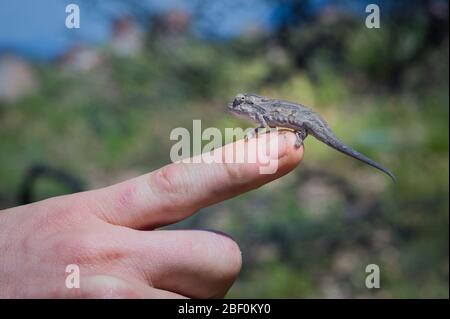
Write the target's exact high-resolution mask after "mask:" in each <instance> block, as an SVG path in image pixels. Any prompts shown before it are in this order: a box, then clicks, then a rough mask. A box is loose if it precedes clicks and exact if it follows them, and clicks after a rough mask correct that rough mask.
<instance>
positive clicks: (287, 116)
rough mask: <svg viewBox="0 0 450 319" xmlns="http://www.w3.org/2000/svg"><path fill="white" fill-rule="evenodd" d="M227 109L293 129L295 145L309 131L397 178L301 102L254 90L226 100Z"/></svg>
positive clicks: (267, 124)
mask: <svg viewBox="0 0 450 319" xmlns="http://www.w3.org/2000/svg"><path fill="white" fill-rule="evenodd" d="M228 109H229V111H230V112H231V113H233V114H235V115H237V116H239V117H245V118H247V119H250V120H252V121H255V122H257V123H258V128H263V127H280V128H288V129H291V130H293V131H294V132H295V134H296V136H297V141H296V143H295V146H296V147H300V146H301V145H302V144H303V141H304V140H305V138H306V137H307V136H308V135H312V136H314V137H315V138H316V139H318V140H319V141H321V142H323V143H325V144H326V145H328V146H330V147H332V148H334V149H335V150H337V151H339V152H341V153H344V154H346V155H348V156H351V157H353V158H356V159H358V160H360V161H362V162H364V163H366V164H368V165H370V166H372V167H375V168H377V169H379V170H380V171H382V172H384V173H385V174H387V175H389V177H391V178H392V180H393V181H394V182H395V181H396V178H395V176H394V174H393V173H392V172H391V171H389V170H388V169H387V168H386V167H384V166H382V165H381V164H378V163H377V162H375V161H373V160H371V159H370V158H368V157H366V156H365V155H363V154H361V153H359V152H357V151H355V150H353V149H352V148H350V147H349V146H347V145H345V144H344V143H343V142H342V141H341V140H339V139H338V138H337V137H336V135H334V133H333V131H332V130H331V128H330V127H329V126H328V124H327V123H326V122H325V120H324V119H322V118H321V117H320V115H319V114H317V113H315V112H314V111H312V110H311V109H310V108H308V107H306V106H304V105H302V104H297V103H293V102H289V101H285V100H278V99H269V98H266V97H264V96H259V95H256V94H242V93H240V94H238V95H236V97H235V99H234V100H233V101H232V102H231V103H229V104H228ZM253 136H254V135H252V136H247V138H248V137H253Z"/></svg>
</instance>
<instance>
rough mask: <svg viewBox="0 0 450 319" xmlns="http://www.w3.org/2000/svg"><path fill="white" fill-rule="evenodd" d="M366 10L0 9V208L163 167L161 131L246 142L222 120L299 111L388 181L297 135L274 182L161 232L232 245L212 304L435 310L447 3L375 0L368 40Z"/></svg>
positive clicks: (220, 6) (294, 5)
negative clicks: (254, 112) (281, 301)
mask: <svg viewBox="0 0 450 319" xmlns="http://www.w3.org/2000/svg"><path fill="white" fill-rule="evenodd" d="M71 2H73V3H77V4H78V5H79V6H80V10H81V28H80V29H67V28H66V27H65V25H64V21H65V19H66V16H67V14H66V13H65V7H66V5H67V4H69V3H71ZM369 3H371V1H357V0H355V1H332V0H317V1H307V0H304V1H293V0H285V1H281V0H280V1H277V0H261V1H258V0H247V1H237V0H230V1H220V0H210V1H181V0H180V1H176V0H170V1H156V0H153V1H152V0H145V1H144V0H143V1H114V0H109V1H95V0H89V1H88V0H84V1H83V0H76V1H75V0H74V1H57V0H41V1H32V0H27V1H25V0H15V1H6V0H2V1H1V2H0V208H6V207H11V206H14V205H17V204H19V203H24V202H28V201H34V200H39V199H43V198H46V197H50V196H55V195H58V194H64V193H69V192H73V191H77V190H80V189H91V188H95V187H100V186H105V185H108V184H110V183H114V182H118V181H121V180H124V179H126V178H129V177H133V176H137V175H140V174H143V173H145V172H148V171H150V170H153V169H156V168H158V167H160V166H162V165H165V164H167V163H169V162H170V159H169V150H170V147H171V146H172V145H173V143H174V142H173V141H170V139H169V134H170V132H171V130H172V129H173V128H175V127H186V128H188V129H190V130H191V128H192V120H193V119H201V120H202V125H203V128H206V127H209V126H214V127H218V128H221V129H222V130H223V129H224V128H225V127H237V126H241V127H243V128H246V127H248V126H249V123H245V122H241V121H240V120H238V119H236V118H234V117H232V116H231V115H229V114H228V113H227V112H226V109H225V106H226V103H227V102H228V101H229V100H230V99H231V98H232V97H233V96H234V95H235V94H236V93H238V92H255V93H259V94H262V95H267V96H270V97H277V98H284V99H288V100H293V101H297V102H301V103H303V104H306V105H309V106H311V107H312V108H313V109H314V110H316V111H318V112H319V113H320V114H322V116H323V117H324V118H325V119H327V121H328V122H329V123H330V125H331V127H332V128H333V129H334V131H335V132H336V134H337V135H338V136H340V137H341V138H342V139H343V140H344V141H346V142H347V143H348V144H349V145H351V146H352V147H354V148H355V149H357V150H360V151H361V152H363V153H365V154H367V155H369V156H370V157H372V158H373V159H375V160H377V161H379V162H381V163H383V164H385V165H386V166H387V167H389V168H391V169H392V170H393V171H394V172H395V174H396V175H397V177H398V183H397V184H396V185H394V184H392V183H391V181H390V180H389V178H387V177H386V176H385V175H383V174H381V173H379V172H378V171H376V170H374V169H372V168H370V167H368V166H366V165H364V164H361V163H360V162H358V161H356V160H353V159H351V158H348V157H346V156H344V155H341V154H340V153H338V152H336V151H333V150H331V149H329V148H327V147H326V146H323V145H322V144H320V143H319V142H317V141H316V140H314V139H313V138H309V139H307V141H306V145H305V148H306V152H305V158H304V160H303V162H302V164H301V166H300V167H299V168H298V169H297V170H295V171H294V172H292V173H290V174H289V175H288V176H286V177H284V178H282V179H280V180H278V181H276V182H273V183H271V184H270V185H266V186H264V187H262V188H260V189H258V190H255V191H253V192H250V193H248V194H245V195H242V196H239V197H238V198H235V199H232V200H229V201H226V202H224V203H222V204H219V205H215V206H212V207H210V208H207V209H204V210H202V211H200V213H199V214H197V215H195V216H193V217H191V218H189V219H188V220H186V221H184V222H182V223H180V224H178V225H174V226H171V227H172V228H207V229H215V230H220V231H224V232H227V233H229V234H230V235H231V236H232V237H234V238H235V240H236V241H237V242H238V243H239V245H240V246H241V248H242V253H243V259H244V265H243V270H242V273H241V275H240V277H239V278H238V280H237V282H236V284H235V285H234V286H233V288H232V289H231V290H230V292H229V294H228V297H269V298H280V297H288V298H305V297H307V298H310V297H319V298H322V297H325V298H349V297H370V298H406V297H413V298H432V297H438V298H448V297H449V277H448V272H449V263H448V253H449V247H448V243H449V224H448V222H449V221H448V210H449V187H448V186H449V181H448V173H449V170H448V169H449V158H448V146H449V144H448V143H449V140H448V136H449V135H448V128H449V126H448V125H449V122H448V115H449V114H448V113H449V92H448V85H449V83H448V82H449V81H448V80H449V72H448V71H449V70H448V60H449V51H448V48H449V42H448V40H449V38H448V1H443V0H428V1H376V3H377V4H378V5H379V6H380V9H381V28H379V29H368V28H366V27H365V24H364V22H365V18H366V15H367V13H365V7H366V5H367V4H369ZM372 263H374V264H377V265H379V267H380V269H381V288H380V289H372V290H369V289H367V288H366V287H365V284H364V282H365V276H366V273H365V267H366V265H368V264H372Z"/></svg>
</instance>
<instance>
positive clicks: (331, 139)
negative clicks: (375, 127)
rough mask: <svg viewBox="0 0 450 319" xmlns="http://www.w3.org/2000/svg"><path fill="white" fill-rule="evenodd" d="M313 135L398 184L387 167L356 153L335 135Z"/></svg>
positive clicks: (312, 133)
mask: <svg viewBox="0 0 450 319" xmlns="http://www.w3.org/2000/svg"><path fill="white" fill-rule="evenodd" d="M311 135H313V136H314V137H315V138H317V139H318V140H319V141H321V142H323V143H325V144H327V145H328V146H330V147H332V148H334V149H335V150H337V151H339V152H341V153H344V154H346V155H348V156H351V157H353V158H356V159H357V160H360V161H361V162H363V163H366V164H368V165H370V166H372V167H375V168H376V169H379V170H380V171H382V172H383V173H385V174H387V175H388V176H389V177H390V178H391V179H392V181H393V182H394V183H396V182H397V179H396V177H395V175H394V174H393V173H392V172H391V171H390V170H389V169H387V168H386V167H384V166H383V165H381V164H378V163H377V162H375V161H373V160H371V159H370V158H368V157H367V156H365V155H363V154H361V153H359V152H357V151H355V150H354V149H352V148H350V147H348V146H347V145H345V144H344V143H343V142H342V141H340V140H339V139H338V138H337V137H336V136H334V134H333V133H328V134H326V135H327V136H321V135H322V134H317V133H314V132H311Z"/></svg>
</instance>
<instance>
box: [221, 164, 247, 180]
mask: <svg viewBox="0 0 450 319" xmlns="http://www.w3.org/2000/svg"><path fill="white" fill-rule="evenodd" d="M223 168H224V170H225V173H226V175H227V176H228V178H229V179H230V180H232V181H238V182H239V181H241V180H242V178H243V174H242V169H241V166H240V165H238V164H236V163H227V162H224V163H223Z"/></svg>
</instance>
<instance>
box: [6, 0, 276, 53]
mask: <svg viewBox="0 0 450 319" xmlns="http://www.w3.org/2000/svg"><path fill="white" fill-rule="evenodd" d="M89 1H92V0H84V1H83V0H80V1H76V0H72V1H67V0H0V53H1V52H2V51H3V52H4V51H13V52H15V53H18V54H21V55H25V56H29V57H32V58H35V59H44V60H45V59H50V58H52V57H54V56H56V55H58V54H60V53H61V52H62V51H64V49H65V48H67V47H68V46H70V45H71V44H73V43H74V42H76V41H82V42H87V43H101V42H103V41H106V40H107V39H108V37H109V36H110V21H109V19H108V18H106V17H105V15H103V14H99V12H98V10H95V8H92V7H90V6H89V5H86V3H89ZM142 2H145V3H146V4H147V5H148V7H149V10H151V11H152V12H158V11H164V10H167V9H170V8H183V9H186V10H188V11H189V10H190V9H191V8H192V7H193V6H195V5H196V4H197V3H198V1H196V0H193V1H182V0H164V1H157V0H142ZM70 3H76V4H78V5H79V6H80V11H81V28H80V29H67V28H65V25H64V23H65V18H66V15H67V14H66V12H65V7H66V5H68V4H70ZM100 3H101V4H102V5H101V7H102V9H103V10H105V11H104V12H111V13H112V14H113V15H115V14H119V13H121V12H124V8H123V6H121V5H120V1H116V0H104V1H100ZM207 3H208V8H207V10H209V11H211V14H214V13H216V14H217V13H218V14H219V16H220V19H208V17H209V14H208V15H207V16H206V17H205V19H204V20H202V21H196V23H195V24H194V27H195V28H196V30H197V33H199V34H200V35H201V34H202V33H204V34H206V33H211V32H206V31H213V32H212V34H213V35H214V36H216V37H219V38H220V37H229V36H233V35H235V34H238V33H239V32H240V31H241V30H242V29H244V28H245V27H246V26H248V25H252V24H259V25H262V26H268V25H269V23H270V16H271V10H272V7H271V6H270V5H269V4H268V2H266V1H264V0H263V1H261V0H246V1H238V0H231V1H227V2H226V6H227V8H226V10H224V7H223V6H224V5H225V4H224V3H225V2H223V1H222V0H209V1H208V2H207ZM102 12H103V11H102ZM223 12H227V13H228V14H226V15H223V14H222V13H223Z"/></svg>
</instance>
